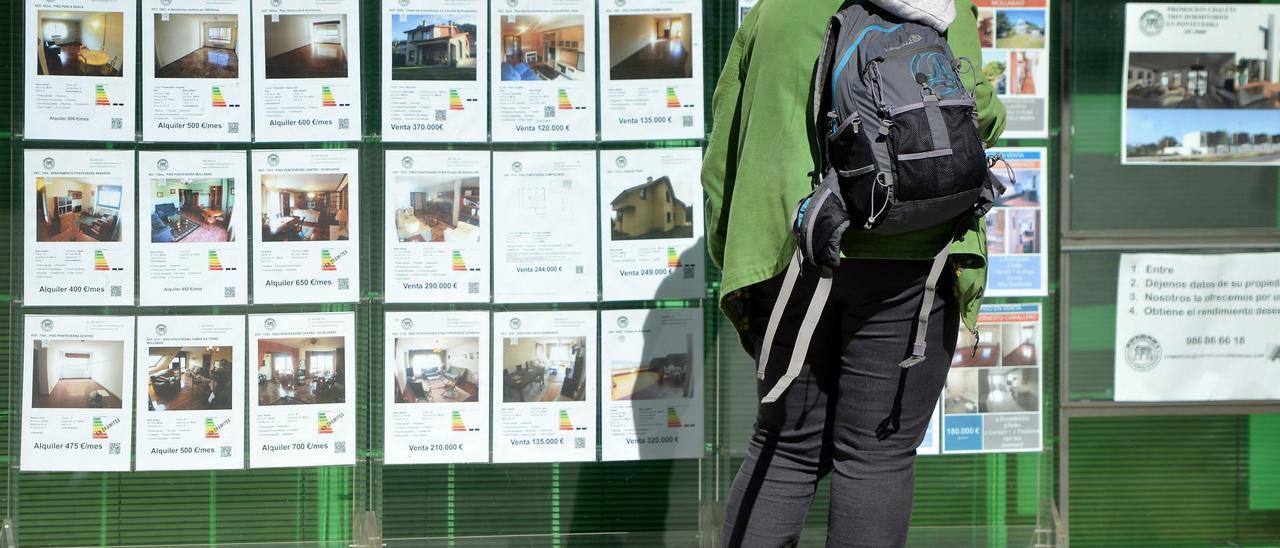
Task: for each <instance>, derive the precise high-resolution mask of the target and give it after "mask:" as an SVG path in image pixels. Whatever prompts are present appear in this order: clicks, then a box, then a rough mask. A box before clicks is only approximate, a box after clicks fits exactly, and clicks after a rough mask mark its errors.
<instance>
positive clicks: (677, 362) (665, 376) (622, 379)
mask: <svg viewBox="0 0 1280 548" xmlns="http://www.w3.org/2000/svg"><path fill="white" fill-rule="evenodd" d="M654 353H660V352H659V350H658V349H657V348H649V347H648V346H646V348H645V351H644V352H642V357H641V362H640V364H639V365H633V364H621V365H614V366H613V367H612V370H611V371H610V375H611V377H612V378H611V379H610V381H611V382H610V387H611V391H610V398H612V399H613V400H615V401H616V400H668V399H676V398H688V397H691V396H693V382H692V381H693V359H692V357H693V334H692V333H687V334H685V341H684V345H683V348H682V349H681V350H680V351H678V352H667V353H660V354H661V355H650V354H654Z"/></svg>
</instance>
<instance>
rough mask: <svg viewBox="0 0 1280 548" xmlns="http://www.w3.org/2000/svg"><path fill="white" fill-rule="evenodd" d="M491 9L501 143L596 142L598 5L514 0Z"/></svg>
mask: <svg viewBox="0 0 1280 548" xmlns="http://www.w3.org/2000/svg"><path fill="white" fill-rule="evenodd" d="M490 8H491V11H490V14H491V19H490V22H491V23H490V28H491V29H493V30H492V34H493V40H492V42H491V44H492V52H493V53H492V54H491V56H492V62H491V63H490V66H491V67H492V68H491V69H490V70H491V72H490V78H491V80H492V82H493V85H492V91H491V94H492V107H491V108H492V113H491V114H490V119H491V120H492V122H493V140H494V141H525V142H529V141H552V142H558V141H591V140H594V139H595V137H596V74H595V71H596V48H595V36H596V33H595V25H596V23H595V13H596V10H595V4H594V3H592V2H589V1H586V0H506V1H505V2H493V3H491V4H490Z"/></svg>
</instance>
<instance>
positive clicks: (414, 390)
mask: <svg viewBox="0 0 1280 548" xmlns="http://www.w3.org/2000/svg"><path fill="white" fill-rule="evenodd" d="M395 356H396V359H395V362H394V363H393V364H392V367H393V369H392V374H391V382H392V383H393V386H392V390H393V391H394V392H395V402H396V403H465V402H474V401H480V388H481V387H480V339H479V338H478V337H399V338H397V339H396V341H395Z"/></svg>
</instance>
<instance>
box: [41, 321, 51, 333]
mask: <svg viewBox="0 0 1280 548" xmlns="http://www.w3.org/2000/svg"><path fill="white" fill-rule="evenodd" d="M40 329H42V330H44V331H45V332H49V331H53V320H50V319H46V320H44V321H42V322H40Z"/></svg>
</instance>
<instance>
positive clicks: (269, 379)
mask: <svg viewBox="0 0 1280 548" xmlns="http://www.w3.org/2000/svg"><path fill="white" fill-rule="evenodd" d="M345 351H346V344H345V341H344V339H343V337H310V338H292V339H261V340H259V341H258V362H257V364H258V405H303V404H311V403H343V401H344V400H345V399H346V377H345V375H344V371H345V367H344V365H345V364H344V363H343V360H345V359H346V354H345Z"/></svg>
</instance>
